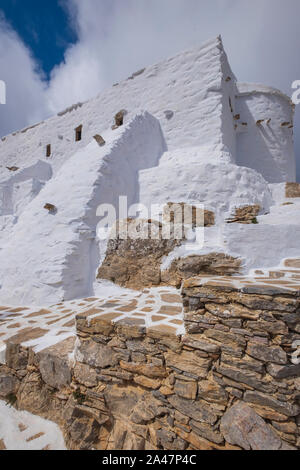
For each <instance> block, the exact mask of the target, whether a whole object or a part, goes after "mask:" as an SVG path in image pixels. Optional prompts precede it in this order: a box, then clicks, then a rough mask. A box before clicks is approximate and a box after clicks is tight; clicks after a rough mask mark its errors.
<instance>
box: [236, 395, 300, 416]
mask: <svg viewBox="0 0 300 470" xmlns="http://www.w3.org/2000/svg"><path fill="white" fill-rule="evenodd" d="M244 400H245V401H246V402H249V403H253V404H256V405H260V406H263V407H267V408H271V409H273V410H275V411H278V412H279V413H281V414H283V415H285V416H297V415H298V414H299V413H300V408H299V406H298V405H296V404H291V403H283V402H281V401H279V400H276V399H275V398H273V397H272V396H269V395H264V394H262V393H260V392H252V391H247V392H246V393H245V395H244Z"/></svg>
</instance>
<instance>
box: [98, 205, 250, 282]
mask: <svg viewBox="0 0 300 470" xmlns="http://www.w3.org/2000/svg"><path fill="white" fill-rule="evenodd" d="M166 207H167V208H168V209H167V210H165V211H164V219H165V221H168V223H164V224H160V223H159V222H156V221H152V220H143V219H128V220H123V221H119V222H117V229H116V228H115V229H114V232H113V233H114V235H113V236H111V237H110V239H109V242H108V245H107V250H106V257H105V259H104V261H103V263H102V265H101V267H100V268H99V270H98V276H97V278H98V279H107V280H109V281H112V282H115V283H116V284H119V285H121V286H125V287H129V288H133V289H143V288H145V287H150V286H158V285H160V284H164V285H175V286H178V287H180V285H181V282H182V280H184V279H188V278H190V277H193V276H197V275H208V274H209V275H212V274H215V275H232V274H236V273H239V271H240V267H241V260H240V259H238V258H233V257H232V256H229V255H226V254H224V253H209V254H207V255H194V256H189V257H186V258H179V259H176V260H174V261H173V262H172V264H171V266H170V268H169V269H168V270H165V271H162V270H161V264H162V260H163V258H164V257H165V256H167V255H168V254H169V253H170V252H171V251H173V250H174V249H175V248H176V247H177V246H179V245H181V244H182V243H183V241H184V239H185V230H186V228H187V229H188V228H190V227H191V226H194V227H195V226H196V225H194V224H196V214H195V212H194V211H191V212H190V215H191V216H192V218H191V219H190V220H189V221H188V222H189V223H188V224H184V225H183V224H182V223H176V220H177V221H178V220H181V221H182V218H181V216H182V214H181V213H180V214H177V213H176V211H177V210H178V211H179V212H181V209H182V207H183V206H181V205H176V206H172V210H171V211H169V208H170V206H166ZM189 207H190V208H192V207H193V206H189ZM174 208H175V214H174V211H173V209H174ZM194 209H196V208H194ZM197 210H198V209H197ZM199 210H200V211H201V209H199ZM170 218H171V220H170ZM205 218H206V219H205ZM200 219H201V220H202V225H203V220H206V222H204V223H206V224H208V225H209V224H210V223H213V222H214V214H213V213H212V212H209V211H208V212H206V211H205V213H203V212H202V215H201V217H200ZM197 220H199V219H197Z"/></svg>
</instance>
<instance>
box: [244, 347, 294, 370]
mask: <svg viewBox="0 0 300 470" xmlns="http://www.w3.org/2000/svg"><path fill="white" fill-rule="evenodd" d="M247 354H248V355H249V356H251V357H254V358H255V359H260V360H261V361H265V362H273V363H275V364H283V365H285V364H287V362H288V359H287V355H286V353H285V351H284V350H283V349H282V348H280V347H279V346H270V347H268V346H264V345H263V344H258V343H254V342H253V343H251V342H250V343H248V347H247Z"/></svg>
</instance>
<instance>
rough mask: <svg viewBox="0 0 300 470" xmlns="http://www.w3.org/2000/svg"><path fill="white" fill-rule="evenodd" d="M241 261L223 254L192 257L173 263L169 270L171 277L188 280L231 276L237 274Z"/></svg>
mask: <svg viewBox="0 0 300 470" xmlns="http://www.w3.org/2000/svg"><path fill="white" fill-rule="evenodd" d="M240 266H241V260H240V259H238V258H233V257H232V256H228V255H225V254H224V253H209V254H207V255H193V256H188V257H186V258H182V259H177V260H175V261H173V263H172V264H171V267H170V269H169V273H171V274H172V277H175V278H176V276H177V277H179V278H180V279H188V278H192V277H193V276H199V275H207V274H209V275H214V274H215V275H217V276H223V275H226V274H227V275H231V274H236V273H239V271H240Z"/></svg>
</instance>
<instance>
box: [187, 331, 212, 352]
mask: <svg viewBox="0 0 300 470" xmlns="http://www.w3.org/2000/svg"><path fill="white" fill-rule="evenodd" d="M182 342H183V344H185V345H186V346H190V347H191V348H194V349H199V350H200V351H204V352H207V353H213V354H217V353H219V352H220V351H221V348H220V346H218V345H217V344H214V343H210V342H209V341H205V340H204V339H203V336H202V335H192V336H190V335H189V336H184V337H183V338H182Z"/></svg>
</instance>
